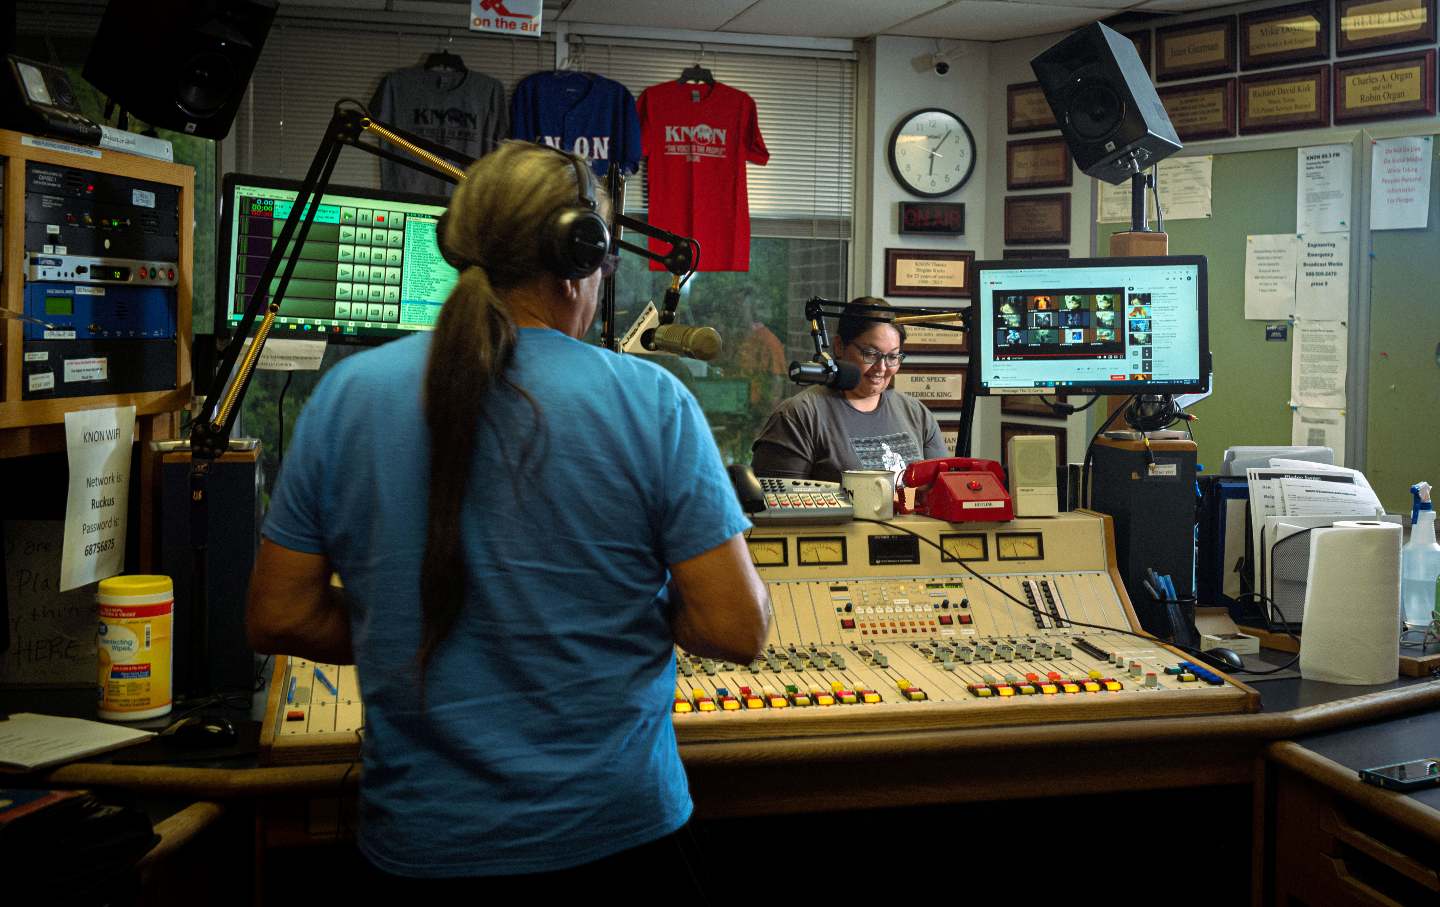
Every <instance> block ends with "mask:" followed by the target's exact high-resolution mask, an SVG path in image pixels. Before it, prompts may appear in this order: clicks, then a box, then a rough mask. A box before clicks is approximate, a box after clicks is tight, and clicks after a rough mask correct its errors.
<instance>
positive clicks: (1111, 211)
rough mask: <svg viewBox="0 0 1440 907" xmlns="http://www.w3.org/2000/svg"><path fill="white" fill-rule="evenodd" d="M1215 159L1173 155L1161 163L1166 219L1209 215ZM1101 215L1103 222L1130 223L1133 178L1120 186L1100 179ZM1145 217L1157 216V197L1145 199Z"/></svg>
mask: <svg viewBox="0 0 1440 907" xmlns="http://www.w3.org/2000/svg"><path fill="white" fill-rule="evenodd" d="M1214 160H1215V158H1214V156H1213V155H1209V154H1204V155H1199V156H1196V157H1179V158H1176V157H1172V158H1167V159H1166V160H1163V161H1161V162H1160V166H1159V170H1160V175H1159V177H1158V181H1159V188H1160V197H1161V198H1163V199H1164V200H1165V219H1166V220H1197V219H1200V218H1206V217H1209V216H1210V198H1211V192H1210V189H1211V183H1210V172H1211V165H1212V164H1213V162H1214ZM1099 185H1100V202H1099V214H1098V216H1097V217H1096V222H1097V223H1101V224H1128V223H1130V195H1131V192H1130V181H1129V180H1126V181H1125V182H1123V183H1121V184H1120V185H1118V186H1114V185H1111V184H1110V183H1107V182H1104V181H1101V182H1100V184H1099ZM1145 216H1146V217H1148V218H1149V219H1150V220H1154V219H1155V196H1154V195H1148V194H1147V197H1146V199H1145Z"/></svg>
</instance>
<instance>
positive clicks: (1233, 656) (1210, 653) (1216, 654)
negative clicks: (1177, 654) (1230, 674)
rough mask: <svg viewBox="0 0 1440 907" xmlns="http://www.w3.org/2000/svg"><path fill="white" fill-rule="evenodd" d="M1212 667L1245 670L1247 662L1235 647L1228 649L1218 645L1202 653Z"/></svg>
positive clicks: (1224, 669) (1225, 669) (1202, 656)
mask: <svg viewBox="0 0 1440 907" xmlns="http://www.w3.org/2000/svg"><path fill="white" fill-rule="evenodd" d="M1200 657H1201V658H1203V659H1204V660H1205V661H1206V662H1207V663H1209V664H1210V666H1211V667H1215V668H1219V669H1220V670H1222V671H1243V670H1245V662H1244V660H1243V659H1241V657H1240V655H1239V653H1237V652H1236V651H1235V650H1234V649H1227V648H1225V647H1224V646H1216V647H1215V648H1213V649H1206V650H1205V651H1204V652H1202V653H1201V654H1200Z"/></svg>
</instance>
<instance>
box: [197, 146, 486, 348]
mask: <svg viewBox="0 0 1440 907" xmlns="http://www.w3.org/2000/svg"><path fill="white" fill-rule="evenodd" d="M299 188H300V183H299V182H297V181H295V180H282V179H271V178H268V177H257V176H245V175H241V174H230V175H228V176H227V177H226V178H225V183H224V189H223V199H222V206H223V209H222V219H221V234H220V240H219V250H220V262H219V267H218V271H219V281H220V286H219V291H218V295H217V297H216V298H217V301H218V302H217V305H216V309H217V324H216V329H217V332H220V333H228V332H229V331H230V330H232V329H233V328H234V327H235V326H236V325H237V324H239V322H240V320H241V318H242V316H243V315H244V313H245V307H246V305H248V304H249V301H250V296H251V294H252V293H254V291H255V288H256V287H257V286H258V285H259V283H260V276H261V274H262V273H263V272H264V270H265V263H266V261H267V260H268V259H269V257H270V254H271V252H272V251H273V250H274V249H275V247H276V245H277V243H278V240H279V237H280V231H281V230H282V229H283V227H284V225H285V219H286V218H287V217H289V215H290V212H291V210H292V209H293V208H294V203H295V198H296V196H297V195H298V191H299ZM445 205H446V202H445V199H435V198H427V197H423V196H415V195H407V194H403V193H396V192H386V191H382V190H376V189H356V188H352V187H346V186H330V187H328V188H327V189H326V192H325V194H324V196H323V197H322V198H321V199H320V203H319V206H318V208H317V209H316V212H315V221H314V223H313V224H312V225H311V227H310V234H309V236H308V237H307V238H306V241H305V245H304V246H303V247H302V249H301V253H300V260H299V261H298V262H297V263H296V266H295V275H294V277H292V278H291V280H290V285H289V287H288V288H287V289H286V292H285V297H284V299H283V300H282V301H281V304H280V311H279V314H278V315H277V316H276V320H275V326H274V328H273V330H272V334H271V336H272V337H303V338H313V339H321V338H324V339H327V340H331V341H342V342H354V343H379V342H383V341H385V340H391V339H394V338H396V337H400V336H403V335H405V334H409V333H412V332H414V331H428V330H432V329H434V327H435V321H436V319H438V318H439V317H440V307H441V305H443V304H444V302H445V298H446V297H447V296H448V295H449V294H450V289H451V288H452V287H453V286H454V285H455V281H456V279H457V276H458V275H457V272H456V271H455V269H454V268H452V267H451V266H450V265H449V264H448V263H447V262H446V261H445V259H444V258H443V257H441V255H440V249H439V247H438V246H437V245H436V241H435V225H436V224H437V222H438V221H439V219H440V215H442V214H444V213H445ZM297 232H298V226H297ZM283 268H284V265H283V262H282V265H281V269H280V271H279V272H277V276H276V277H275V278H274V279H273V280H272V281H271V284H270V285H271V287H272V289H273V288H274V287H275V286H276V285H277V284H278V283H279V279H280V278H279V274H281V273H283Z"/></svg>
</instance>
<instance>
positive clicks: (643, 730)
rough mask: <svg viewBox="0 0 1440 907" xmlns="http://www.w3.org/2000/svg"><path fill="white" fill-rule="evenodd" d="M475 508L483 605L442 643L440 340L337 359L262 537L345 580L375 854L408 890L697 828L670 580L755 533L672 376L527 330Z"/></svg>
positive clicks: (364, 845)
mask: <svg viewBox="0 0 1440 907" xmlns="http://www.w3.org/2000/svg"><path fill="white" fill-rule="evenodd" d="M519 335H520V337H519V342H518V344H517V347H516V352H515V359H514V362H513V365H512V368H511V371H510V376H511V377H512V378H513V380H514V381H515V382H516V383H518V384H519V385H520V386H522V387H523V388H525V390H526V391H527V392H528V393H529V394H530V395H531V396H532V397H533V398H534V400H535V402H536V403H537V404H538V405H539V407H540V416H539V419H540V420H541V422H542V423H543V428H541V427H538V426H537V425H536V424H535V419H536V416H535V414H534V412H533V410H532V409H531V407H530V405H529V404H528V403H526V402H525V401H524V400H523V398H521V397H519V395H517V394H515V393H513V392H496V393H492V394H491V395H490V399H489V401H488V402H487V413H488V414H489V415H490V418H489V419H488V420H486V421H485V422H484V423H482V426H481V428H480V429H479V437H478V441H477V444H478V450H477V453H476V457H475V467H474V472H473V473H472V476H471V479H470V486H469V489H468V492H467V494H466V500H465V507H464V511H463V513H464V516H463V533H464V540H465V552H466V557H467V563H468V566H469V570H470V587H469V588H470V595H469V599H468V600H467V602H466V604H465V607H464V609H463V610H462V612H461V614H460V617H459V619H458V621H457V623H456V625H455V628H454V630H453V631H452V632H451V633H450V635H449V637H448V638H447V639H446V640H445V642H444V643H442V645H441V646H440V648H439V649H438V650H437V651H436V653H435V655H434V657H433V658H432V660H431V662H430V667H429V670H428V672H427V674H426V697H427V701H428V704H429V707H428V709H422V708H421V704H420V694H419V689H418V685H417V682H416V674H415V670H414V665H415V654H416V651H417V648H418V646H419V641H420V605H419V598H420V566H421V562H422V559H423V557H424V553H425V524H426V512H427V509H428V507H427V497H426V495H427V487H428V484H429V478H428V473H429V442H428V432H427V429H426V427H425V420H424V413H423V410H422V408H421V389H422V388H423V386H424V373H425V365H426V358H427V354H428V351H429V348H430V339H429V336H428V335H425V336H417V337H411V338H407V339H403V340H398V341H394V342H392V343H390V344H387V345H386V346H383V347H380V348H378V349H375V350H372V351H367V352H365V353H361V354H359V355H356V356H352V357H350V358H348V359H346V360H344V361H343V362H341V363H340V364H339V365H337V366H336V367H335V368H334V369H333V370H332V371H331V372H330V373H329V374H328V375H327V376H326V377H325V379H324V380H323V381H321V383H320V385H319V387H318V388H317V389H316V391H315V394H314V396H312V397H311V399H310V402H309V404H307V405H306V407H305V410H304V411H303V413H302V414H301V416H300V420H299V423H298V424H297V426H296V429H295V439H294V442H293V444H292V445H291V447H290V450H289V451H288V456H286V458H285V466H284V469H283V471H282V472H281V475H280V480H279V485H278V488H277V489H276V493H275V496H274V499H273V501H272V504H271V510H270V514H269V517H268V519H267V520H266V523H265V528H264V534H265V536H266V537H267V538H269V539H271V540H272V541H274V542H276V543H278V544H280V545H283V546H284V547H286V548H290V549H292V550H295V551H303V552H310V553H323V554H325V555H326V556H328V557H329V559H330V561H331V563H332V564H333V565H334V567H335V570H336V572H337V573H339V575H340V578H341V580H342V581H343V582H344V584H345V592H346V597H347V602H348V607H349V610H350V625H351V633H352V639H353V642H354V647H355V660H356V663H357V665H358V670H359V675H360V687H361V690H362V691H363V695H364V700H365V735H364V742H363V746H362V753H363V757H364V766H365V772H364V776H363V779H362V781H361V819H362V821H361V828H360V834H359V845H360V848H361V849H362V850H363V851H364V853H365V854H366V856H368V857H369V858H370V860H371V861H373V862H374V863H375V864H376V865H377V866H379V867H380V868H382V869H384V870H386V871H388V872H391V873H395V874H399V875H410V876H432V877H442V876H463V875H502V874H514V873H526V872H543V871H549V870H555V869H562V868H565V867H568V866H573V865H578V864H581V863H585V862H589V861H592V860H596V859H600V858H602V857H605V856H608V855H610V854H612V853H616V852H618V851H621V850H624V849H627V848H630V847H635V846H638V845H640V844H643V843H646V842H648V841H651V840H654V839H656V838H659V837H661V836H663V835H666V834H669V833H670V832H672V831H674V830H675V829H676V828H678V827H679V826H680V825H682V824H683V823H684V822H685V821H686V819H687V818H688V817H689V814H690V810H691V802H690V796H689V792H688V788H687V785H686V781H685V771H684V768H683V766H682V765H681V763H680V758H679V754H678V753H677V751H676V749H675V732H674V728H673V726H672V725H671V721H670V714H669V713H670V705H671V703H672V701H673V698H674V690H675V659H674V648H673V646H674V643H673V636H672V635H671V632H670V628H669V623H668V621H667V608H668V598H667V595H666V591H665V583H666V581H667V579H668V576H669V573H668V569H667V565H669V564H675V563H678V562H681V561H684V560H687V559H689V558H692V557H695V556H696V555H698V554H701V553H703V552H705V551H708V550H710V549H712V548H714V547H716V546H717V545H720V544H721V543H723V542H724V541H726V540H727V539H729V538H730V537H732V536H733V535H735V534H736V533H737V532H743V531H744V530H745V529H746V528H748V526H749V523H748V521H747V520H746V519H745V517H744V515H743V514H742V513H741V511H740V508H739V505H738V504H737V502H736V499H735V494H734V492H733V490H732V489H731V487H730V483H729V480H728V479H727V477H726V475H725V471H724V468H723V466H722V465H721V462H720V455H719V451H717V450H716V447H715V442H714V440H713V438H712V437H711V435H710V431H709V428H708V427H707V426H706V423H705V420H704V417H703V416H702V415H701V413H700V409H699V406H698V405H697V404H696V402H695V398H694V397H692V396H691V395H690V392H689V391H688V390H686V389H685V387H684V386H683V385H682V384H680V383H679V381H677V380H676V379H675V378H674V376H672V375H670V374H669V373H667V372H666V371H664V370H663V369H660V368H658V367H656V366H655V365H654V364H652V363H649V362H644V361H641V360H639V359H635V358H631V357H625V356H619V355H616V354H614V353H611V352H609V351H606V350H602V349H599V348H597V347H593V346H588V345H586V344H584V343H581V342H579V341H577V340H573V339H571V338H569V337H566V336H565V335H563V334H561V333H559V332H556V331H551V330H542V329H528V328H527V329H521V330H520V332H519Z"/></svg>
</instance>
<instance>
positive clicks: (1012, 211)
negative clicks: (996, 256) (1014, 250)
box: [1005, 192, 1070, 244]
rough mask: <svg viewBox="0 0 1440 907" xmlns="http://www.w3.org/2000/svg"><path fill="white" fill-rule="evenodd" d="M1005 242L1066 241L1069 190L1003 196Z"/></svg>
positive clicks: (1068, 235)
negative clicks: (1053, 192)
mask: <svg viewBox="0 0 1440 907" xmlns="http://www.w3.org/2000/svg"><path fill="white" fill-rule="evenodd" d="M1005 242H1007V243H1017V244H1024V243H1057V242H1058V243H1068V242H1070V193H1068V192H1064V193H1060V194H1057V195H1012V196H1009V197H1007V198H1006V199H1005Z"/></svg>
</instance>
